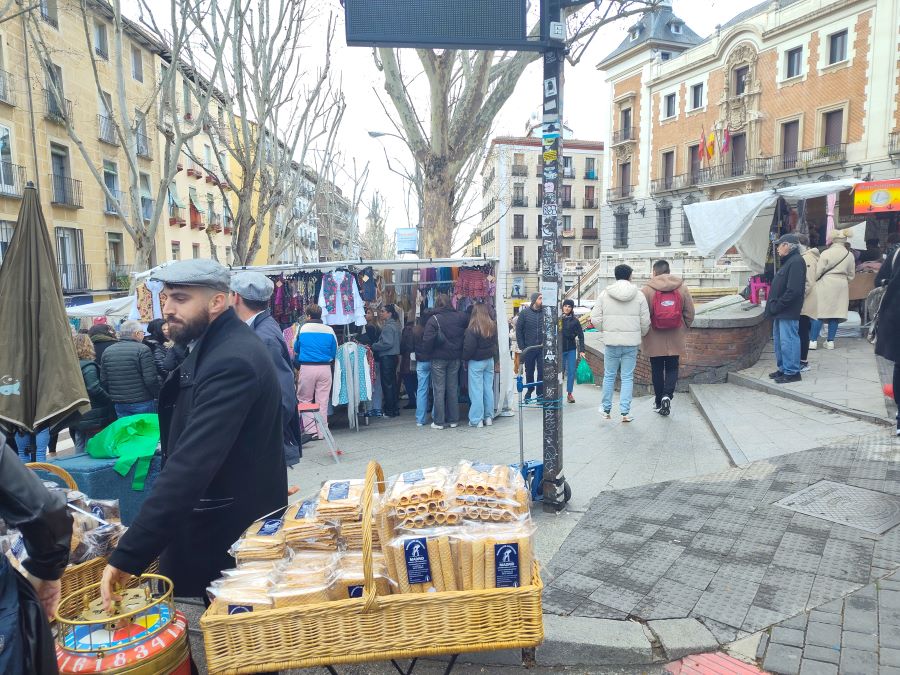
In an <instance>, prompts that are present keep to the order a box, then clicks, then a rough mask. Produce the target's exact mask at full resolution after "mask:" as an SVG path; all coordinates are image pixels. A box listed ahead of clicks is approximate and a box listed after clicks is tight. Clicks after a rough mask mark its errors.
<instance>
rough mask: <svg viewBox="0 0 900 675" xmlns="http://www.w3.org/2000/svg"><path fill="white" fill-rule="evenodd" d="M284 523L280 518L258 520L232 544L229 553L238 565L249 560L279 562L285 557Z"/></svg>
mask: <svg viewBox="0 0 900 675" xmlns="http://www.w3.org/2000/svg"><path fill="white" fill-rule="evenodd" d="M283 525H284V523H283V522H282V520H281V519H280V518H268V519H266V520H258V521H256V522H255V523H253V524H252V525H251V526H250V527H248V528H247V531H246V532H244V534H243V535H242V536H241V538H240V539H238V540H237V541H236V542H235V543H234V544H232V546H231V549H229V553H231V555H232V556H234V558H235V559H236V560H237V561H238V564H240V563H243V562H247V561H249V560H279V559H281V558H283V557H284V555H285V543H284V528H283Z"/></svg>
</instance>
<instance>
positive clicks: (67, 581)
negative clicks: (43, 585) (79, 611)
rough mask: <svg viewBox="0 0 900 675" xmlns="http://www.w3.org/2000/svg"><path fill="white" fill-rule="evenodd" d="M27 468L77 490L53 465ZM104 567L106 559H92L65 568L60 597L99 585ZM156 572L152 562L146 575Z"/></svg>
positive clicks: (38, 463) (64, 474)
mask: <svg viewBox="0 0 900 675" xmlns="http://www.w3.org/2000/svg"><path fill="white" fill-rule="evenodd" d="M27 466H28V468H29V469H32V470H34V471H46V472H47V473H52V474H53V475H54V476H56V477H57V478H59V479H61V480H62V481H63V483H65V484H66V487H68V488H69V489H70V490H77V489H78V484H77V483H76V482H75V479H74V478H72V475H71V474H70V473H69V472H68V471H66V470H65V469H62V468H60V467H58V466H56V465H55V464H45V463H43V462H29V463H28V465H27ZM104 567H106V558H92V559H91V560H87V561H85V562H83V563H78V564H77V565H69V566H68V567H66V570H65V572H63V575H62V579H60V583H61V585H62V591H61V593H60V597H63V598H65V597H67V596H69V595H71V594H72V593H74V592H75V591H78V590H81V589H82V588H85V587H87V586H90V585H91V584H97V583H100V579H101V578H102V576H103V568H104ZM158 572H159V563H158V562H157V561H154V562H153V563H151V565H150V567H148V568H147V573H152V574H156V573H158Z"/></svg>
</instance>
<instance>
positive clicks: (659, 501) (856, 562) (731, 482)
mask: <svg viewBox="0 0 900 675" xmlns="http://www.w3.org/2000/svg"><path fill="white" fill-rule="evenodd" d="M898 459H900V443H897V442H896V441H895V440H894V438H893V437H892V436H890V435H889V432H888V430H885V431H883V432H881V433H879V434H875V435H871V436H865V437H860V438H857V439H853V440H849V441H845V442H841V443H837V444H834V445H830V446H827V447H823V448H819V449H815V450H807V451H803V452H797V453H794V454H790V455H785V456H782V457H777V458H773V459H768V460H763V461H759V462H755V463H753V464H750V465H748V466H746V467H743V468H738V469H731V470H728V471H723V472H721V473H717V474H712V475H708V476H703V477H701V478H690V479H685V480H677V481H672V482H669V483H663V484H656V485H648V486H643V487H636V488H631V489H627V490H619V491H615V492H604V493H602V494H601V495H599V496H598V497H597V498H596V499H595V500H594V502H593V503H592V504H591V507H590V509H589V510H588V512H587V513H586V514H585V516H584V517H583V518H582V519H581V521H580V522H579V524H578V525H577V526H576V527H575V529H574V530H573V531H572V532H571V533H570V534H569V536H568V537H567V539H566V540H565V541H564V542H563V545H562V547H561V549H560V551H559V552H558V553H557V554H556V555H555V556H554V557H553V559H552V561H551V562H550V564H549V565H548V566H547V568H546V570H545V571H546V574H547V582H548V583H547V588H546V591H545V594H544V611H545V612H551V613H556V614H564V615H574V616H591V617H606V618H614V619H615V618H617V619H625V618H627V617H634V618H638V619H645V620H650V619H664V618H679V617H695V618H697V619H699V620H700V621H701V622H702V623H704V624H705V625H706V626H707V628H709V630H710V631H711V632H712V633H713V635H714V636H715V637H716V639H717V640H718V641H719V642H720V643H727V642H731V641H733V640H736V639H738V638H741V637H745V636H747V635H749V634H750V633H753V632H756V631H759V630H761V629H764V628H768V627H769V626H771V625H772V624H776V623H778V622H780V621H783V620H785V619H787V618H789V617H791V616H794V615H796V614H798V613H800V612H804V611H806V610H808V609H812V608H814V607H817V606H819V605H821V604H824V603H827V602H829V601H831V600H835V599H839V598H842V597H843V596H845V595H847V594H849V593H851V592H853V591H856V590H858V589H860V588H862V587H863V586H864V585H866V584H869V583H870V582H872V581H874V580H876V579H879V578H881V577H884V576H886V575H887V574H889V573H891V572H892V571H893V570H895V569H897V568H898V567H900V528H894V529H892V530H890V531H888V532H887V533H886V534H884V535H882V536H880V537H879V536H874V535H871V534H868V533H866V532H863V531H861V530H858V529H854V528H851V527H847V526H844V525H837V524H833V523H831V522H828V521H825V520H821V519H819V518H814V517H811V516H806V515H803V514H800V513H795V512H793V511H789V510H786V509H784V508H782V507H779V506H775V505H774V502H776V501H778V500H780V499H783V498H784V497H787V496H788V495H790V494H792V493H794V492H796V491H798V490H800V489H802V488H804V487H807V486H808V485H811V484H813V483H816V482H817V481H819V480H823V479H827V480H832V481H836V482H840V483H847V484H850V485H855V486H857V487H862V488H868V489H871V490H878V491H883V492H886V493H889V494H893V495H897V494H900V468H898V466H897V463H896V462H897V460H898Z"/></svg>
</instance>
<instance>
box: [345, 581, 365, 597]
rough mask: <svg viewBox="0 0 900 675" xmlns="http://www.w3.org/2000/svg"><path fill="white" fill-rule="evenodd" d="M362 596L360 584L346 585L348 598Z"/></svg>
mask: <svg viewBox="0 0 900 675" xmlns="http://www.w3.org/2000/svg"><path fill="white" fill-rule="evenodd" d="M362 596H363V587H362V585H361V584H358V585H356V586H347V597H348V598H361V597H362Z"/></svg>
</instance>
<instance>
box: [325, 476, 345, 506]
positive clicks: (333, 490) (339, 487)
mask: <svg viewBox="0 0 900 675" xmlns="http://www.w3.org/2000/svg"><path fill="white" fill-rule="evenodd" d="M349 494H350V481H348V480H342V481H338V482H337V483H332V484H331V487H329V488H328V501H330V502H333V501H334V500H335V499H347V495H349Z"/></svg>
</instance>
